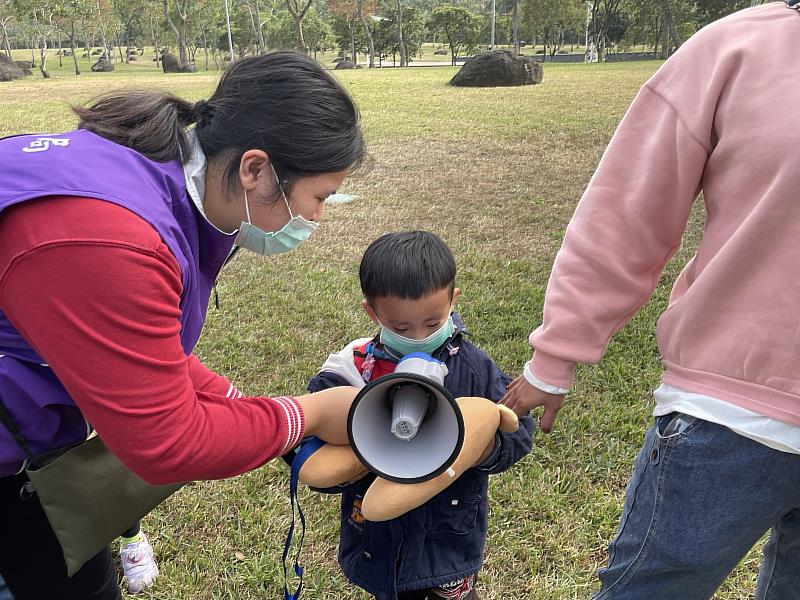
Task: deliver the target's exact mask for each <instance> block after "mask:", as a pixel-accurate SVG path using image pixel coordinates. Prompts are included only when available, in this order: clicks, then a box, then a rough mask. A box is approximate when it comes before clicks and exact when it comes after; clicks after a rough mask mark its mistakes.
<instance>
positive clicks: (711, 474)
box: [593, 415, 800, 600]
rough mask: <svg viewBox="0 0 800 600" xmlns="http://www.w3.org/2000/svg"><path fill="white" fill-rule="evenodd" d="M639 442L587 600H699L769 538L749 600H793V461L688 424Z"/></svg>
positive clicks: (796, 589) (797, 528) (799, 466)
mask: <svg viewBox="0 0 800 600" xmlns="http://www.w3.org/2000/svg"><path fill="white" fill-rule="evenodd" d="M672 416H673V415H665V416H663V417H658V418H656V422H655V425H654V426H653V427H651V428H650V429H649V430H648V431H647V434H646V436H645V441H644V445H643V447H642V449H641V451H640V452H639V455H638V457H637V459H636V464H635V465H634V468H633V474H632V476H631V481H630V483H629V484H628V490H627V493H626V497H625V504H624V506H623V509H622V516H621V518H620V523H619V527H618V528H617V533H616V536H615V538H614V540H613V541H612V542H611V544H610V545H609V549H608V554H609V559H608V566H607V567H606V568H603V569H600V572H599V578H600V583H601V588H600V590H599V591H598V592H597V593H596V594H595V595H594V596H593V598H594V599H595V600H643V599H645V598H646V599H647V600H662V599H663V600H675V599H676V598H680V599H681V600H701V599H702V600H705V599H707V598H711V597H712V596H713V594H714V591H715V590H716V589H717V588H718V587H719V586H720V584H721V583H722V582H723V580H724V579H725V578H726V577H727V576H728V574H729V573H730V572H731V571H732V570H733V569H734V568H735V567H736V565H737V564H738V563H739V561H740V560H741V559H742V558H743V557H744V556H745V555H746V554H747V552H748V551H749V550H750V549H751V548H752V547H753V545H755V544H756V542H758V540H759V539H760V538H761V536H762V535H763V534H764V533H765V532H766V531H768V530H771V535H770V538H769V541H768V542H767V544H766V545H765V547H764V558H763V562H762V564H761V571H760V573H759V576H758V584H757V591H756V595H755V599H756V600H793V599H800V509H798V507H800V455H796V454H788V453H785V452H780V451H778V450H772V449H771V448H768V447H767V446H764V445H763V444H760V443H758V442H755V441H753V440H751V439H748V438H745V437H743V436H741V435H738V434H736V433H734V432H732V431H731V430H729V429H728V428H726V427H722V426H720V425H717V424H715V423H710V422H708V421H702V420H700V419H696V420H695V421H694V422H693V423H691V424H690V425H689V426H688V427H687V428H686V429H685V430H684V431H682V432H680V433H675V434H672V435H667V436H665V435H663V432H664V430H665V427H666V426H667V424H668V423H669V421H670V420H671V418H672Z"/></svg>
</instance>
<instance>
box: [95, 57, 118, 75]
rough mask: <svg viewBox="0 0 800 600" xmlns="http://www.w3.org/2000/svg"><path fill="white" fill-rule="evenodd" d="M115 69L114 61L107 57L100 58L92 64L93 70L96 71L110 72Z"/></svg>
mask: <svg viewBox="0 0 800 600" xmlns="http://www.w3.org/2000/svg"><path fill="white" fill-rule="evenodd" d="M113 70H114V63H112V62H111V61H110V60H108V59H107V58H100V59H99V60H98V61H97V62H96V63H94V64H93V65H92V71H94V72H95V73H110V72H111V71H113Z"/></svg>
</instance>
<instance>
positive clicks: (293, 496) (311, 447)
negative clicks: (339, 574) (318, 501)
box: [283, 437, 325, 600]
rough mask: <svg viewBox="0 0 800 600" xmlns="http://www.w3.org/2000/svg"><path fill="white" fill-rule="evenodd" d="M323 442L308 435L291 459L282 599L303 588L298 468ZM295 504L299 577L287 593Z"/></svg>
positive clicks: (297, 594) (296, 595)
mask: <svg viewBox="0 0 800 600" xmlns="http://www.w3.org/2000/svg"><path fill="white" fill-rule="evenodd" d="M324 444H325V442H323V441H322V440H321V439H319V438H318V437H310V438H308V440H307V441H306V442H305V443H303V445H302V446H301V447H300V452H298V453H297V456H295V457H294V460H293V461H292V472H291V476H290V478H289V500H290V502H291V505H292V522H291V523H290V524H289V531H288V533H287V534H286V542H285V543H284V545H283V598H284V600H298V599H299V598H300V592H301V590H302V589H303V567H302V566H301V565H300V563H299V562H298V561H299V559H300V551H301V550H302V549H303V539H304V538H305V536H306V517H305V515H304V514H303V509H302V508H300V501H299V500H298V499H297V482H298V480H299V477H300V468H301V467H302V466H303V463H304V462H306V460H307V459H308V457H309V456H311V455H312V454H314V452H316V451H317V450H319V449H320V448H322V446H323V445H324ZM295 505H297V514H298V516H299V518H300V526H301V528H302V531H301V532H300V541H299V542H298V544H297V551H296V552H295V555H294V574H295V575H296V576H297V577H299V578H300V581H299V583H298V584H297V589H296V590H295V591H294V593H291V594H290V593H289V589H288V587H287V583H288V580H289V574H288V572H287V569H286V558H287V557H288V556H289V548H290V546H291V544H292V536H293V535H294V507H295Z"/></svg>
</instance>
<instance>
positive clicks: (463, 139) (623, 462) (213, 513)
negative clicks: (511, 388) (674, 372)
mask: <svg viewBox="0 0 800 600" xmlns="http://www.w3.org/2000/svg"><path fill="white" fill-rule="evenodd" d="M65 65H68V63H66V62H65ZM658 65H659V63H656V62H636V63H622V64H620V63H613V64H605V65H597V64H595V65H582V64H578V65H545V75H544V81H543V83H542V84H541V85H538V86H530V87H524V88H506V89H458V88H451V87H448V86H446V85H445V84H446V82H447V80H448V79H449V78H450V77H452V75H453V74H454V73H455V72H456V69H453V68H450V67H441V68H428V69H422V68H421V69H403V70H401V69H390V70H383V71H372V72H370V71H366V70H363V71H362V70H360V71H349V72H341V74H337V76H338V77H340V79H341V81H342V83H343V84H344V85H345V86H346V87H347V88H348V89H349V90H350V91H351V92H352V94H353V96H354V97H355V99H356V101H357V102H358V104H359V105H360V107H361V111H362V115H363V119H364V126H365V130H366V135H367V139H368V142H369V147H370V152H371V154H372V158H373V166H372V170H371V171H370V172H368V173H363V174H361V175H359V176H357V177H353V178H351V179H350V180H349V181H348V182H346V184H345V187H344V188H343V189H342V190H341V191H343V192H346V193H350V194H355V195H356V196H357V198H356V200H355V201H354V202H352V203H350V204H344V205H335V206H331V207H328V209H327V211H326V214H325V219H324V221H323V224H322V227H321V228H320V230H319V231H318V233H317V234H316V235H315V236H314V238H313V240H312V241H311V242H309V243H308V244H305V245H304V246H302V248H301V249H300V250H298V251H297V252H295V253H292V254H289V255H284V256H280V257H276V258H270V259H263V258H259V257H256V256H245V254H247V253H243V254H242V255H240V258H239V259H237V260H236V261H235V262H234V263H233V264H232V265H230V266H229V268H228V269H227V270H226V272H225V273H224V274H223V277H222V279H221V282H220V286H219V295H220V309H219V310H215V309H214V308H213V307H212V308H211V309H210V310H209V318H208V322H207V326H206V330H205V333H204V336H203V338H202V339H201V342H200V344H199V346H198V348H197V353H198V355H199V356H201V357H202V358H203V360H204V361H205V362H206V364H208V365H209V366H210V367H211V368H213V369H215V370H217V371H219V372H220V373H223V374H225V375H227V376H229V377H230V378H231V379H232V380H233V381H234V382H235V383H236V385H238V386H239V387H240V389H242V390H244V391H246V392H248V393H251V394H258V393H261V394H277V393H282V394H291V393H301V392H302V391H303V390H304V388H305V383H306V381H307V380H308V379H309V378H310V377H311V376H312V375H314V374H315V372H316V370H317V369H318V368H319V366H320V365H321V364H322V362H323V361H324V359H325V358H326V357H327V355H328V353H329V352H332V351H335V350H338V349H339V348H340V347H341V346H342V345H343V344H344V343H346V342H348V341H349V340H351V339H352V338H354V337H358V336H361V335H366V334H368V333H371V332H372V331H373V327H372V326H371V325H370V323H369V321H368V319H367V317H366V316H365V315H364V314H362V311H361V308H360V301H361V298H360V293H359V286H358V279H357V267H358V260H359V258H360V255H361V252H362V251H363V249H364V248H365V247H366V245H367V244H368V243H369V242H370V241H371V240H373V239H374V238H376V237H377V236H379V235H381V234H383V233H385V232H387V231H392V230H401V229H411V228H426V229H431V230H433V231H435V232H436V233H438V234H440V235H441V236H442V237H443V238H444V239H445V240H446V241H447V242H448V243H449V244H450V246H451V247H452V248H453V250H454V252H455V254H456V258H457V261H458V266H459V275H458V285H459V287H461V289H462V290H463V296H462V297H461V298H460V299H459V301H458V310H459V311H460V312H461V314H462V316H463V317H464V319H465V321H466V322H467V324H468V326H469V327H470V329H471V331H472V332H473V340H474V341H475V342H476V343H477V344H479V345H480V346H482V347H483V348H484V349H485V350H487V351H488V352H489V354H490V355H491V356H493V357H494V358H495V360H496V361H497V363H498V364H499V365H500V366H501V367H502V368H503V369H505V370H506V371H507V372H508V373H510V374H512V375H517V374H519V372H520V371H521V369H522V366H523V364H524V362H525V361H526V360H527V358H528V356H529V348H528V345H527V335H528V333H529V331H530V330H531V329H532V328H533V327H535V326H536V325H537V324H538V322H539V319H540V313H541V305H542V299H543V295H544V291H545V287H546V284H547V277H548V274H549V269H550V265H551V263H552V260H553V258H554V256H555V253H556V251H557V250H558V247H559V244H560V241H561V238H562V236H563V233H564V228H565V226H566V224H567V222H568V220H569V218H570V216H571V214H572V212H573V210H574V207H575V204H576V202H577V201H578V199H579V198H580V196H581V193H582V190H583V189H584V187H585V186H586V184H587V182H588V181H589V178H590V177H591V175H592V172H593V171H594V169H595V167H596V165H597V163H598V161H599V159H600V156H601V154H602V152H603V150H604V148H605V146H606V144H607V143H608V140H609V139H610V137H611V134H612V133H613V131H614V129H615V127H616V125H617V123H618V122H619V120H620V119H621V117H622V115H623V114H624V111H625V109H626V108H627V106H628V105H629V103H630V102H631V100H632V99H633V97H634V95H635V94H636V91H637V90H638V88H639V87H640V86H641V84H642V83H643V82H644V81H645V80H646V79H647V78H648V77H649V76H650V75H651V74H652V73H653V72H654V71H655V70H656V68H657V67H658ZM52 66H53V63H51V67H52ZM140 67H141V68H140ZM64 69H65V70H64V71H61V72H54V76H53V79H51V80H47V81H45V80H42V79H41V77H39V76H38V75H35V76H34V77H29V78H27V79H26V80H24V81H18V82H12V83H6V84H0V114H1V115H2V118H1V119H0V135H9V134H14V133H22V132H45V131H54V130H62V129H68V128H71V127H72V126H74V124H75V120H74V118H73V116H72V115H71V113H70V111H69V105H70V104H72V103H80V102H84V101H86V100H88V99H90V98H91V97H93V96H95V95H97V94H100V93H102V92H106V91H108V90H111V89H120V88H134V87H155V88H160V89H168V90H171V91H174V92H176V93H178V94H181V95H184V96H185V97H187V98H189V99H198V98H205V97H208V95H209V94H210V92H211V90H212V89H213V86H214V84H215V81H216V79H217V75H216V74H205V73H202V72H201V73H198V74H194V75H188V74H187V75H169V76H165V75H163V74H161V73H160V72H157V71H155V69H151V68H149V63H148V68H147V69H145V68H144V67H142V66H141V63H140V65H137V66H136V67H130V68H129V69H127V70H126V69H122V68H120V69H118V71H117V72H116V73H114V74H93V73H87V74H84V75H81V76H80V77H75V76H74V75H70V74H69V73H70V72H69V69H68V67H65V68H64ZM52 70H53V71H55V69H52ZM141 71H144V72H141ZM701 227H702V222H701V216H700V215H699V214H696V215H695V217H694V218H693V219H692V223H691V226H690V230H689V233H688V234H687V239H686V240H685V244H684V248H683V249H682V250H681V251H680V253H679V255H678V256H677V257H676V259H675V260H674V261H673V262H672V263H671V264H670V265H669V266H668V268H667V271H666V273H665V275H664V277H663V278H662V283H661V285H660V286H659V288H658V290H657V292H656V294H655V296H654V297H653V299H652V300H651V302H650V303H649V304H648V305H647V306H646V307H645V309H644V310H643V311H642V312H641V313H640V314H639V315H638V316H637V317H636V318H635V319H634V320H633V321H632V322H631V323H630V324H628V326H627V327H625V329H623V330H622V331H621V332H620V333H619V334H618V335H617V336H616V337H615V338H614V340H613V341H612V343H611V345H610V346H609V349H608V352H607V354H606V356H605V358H604V360H603V362H602V363H601V364H600V365H599V366H597V367H592V368H581V369H580V371H579V373H578V379H577V384H576V386H575V389H574V392H573V393H572V394H571V395H570V397H569V400H568V402H567V403H566V406H565V408H564V409H563V411H562V412H561V414H560V417H559V420H558V421H557V423H556V429H555V431H554V432H553V433H552V434H550V435H542V434H537V438H536V445H535V449H534V451H533V453H532V454H531V455H530V456H528V457H527V458H526V459H525V460H524V461H522V462H521V463H519V464H518V465H517V466H516V467H515V468H513V469H512V470H510V471H508V472H507V473H505V474H503V475H500V476H497V477H494V478H493V479H492V483H491V505H492V507H493V508H492V512H491V517H490V518H491V524H490V536H489V540H488V543H487V549H486V564H485V568H484V570H483V572H482V575H481V578H482V583H481V587H482V590H483V592H484V594H485V595H484V596H483V597H485V598H489V599H500V598H513V599H520V600H522V599H539V600H559V599H571V598H588V597H589V596H590V594H591V592H592V591H593V590H594V589H595V587H596V583H595V577H594V572H595V571H596V569H597V568H598V567H600V566H601V565H602V564H603V563H604V561H605V558H606V555H605V548H606V544H607V543H608V541H609V540H610V539H611V537H612V535H613V533H614V529H615V528H616V524H617V520H618V517H619V514H620V510H621V505H622V498H623V494H624V490H625V485H626V483H627V480H628V477H629V473H630V469H631V466H632V464H633V461H634V457H635V454H636V452H637V450H638V448H639V445H640V443H641V440H642V436H643V434H644V431H645V429H646V428H647V427H648V425H649V423H650V421H651V417H650V413H651V410H652V399H651V394H650V392H651V391H652V389H653V388H654V387H655V386H656V385H657V382H658V378H659V373H660V365H659V360H658V354H657V349H656V344H655V321H656V318H657V316H658V315H659V314H660V312H661V311H662V310H663V309H664V308H665V305H666V302H667V294H668V291H669V288H670V286H671V282H672V281H673V280H674V278H675V277H676V275H677V273H678V271H679V269H680V266H681V265H682V264H683V262H684V261H685V260H686V259H687V258H688V257H689V256H690V255H691V253H692V251H693V247H694V245H695V243H696V238H697V236H698V234H699V232H700V230H701ZM301 500H302V502H303V504H304V507H305V510H306V516H307V520H308V531H307V535H306V545H305V549H304V551H303V563H304V565H305V567H306V578H305V597H306V598H313V599H334V598H337V599H339V598H355V599H362V598H367V596H366V595H365V594H362V593H360V592H357V591H355V590H353V589H352V588H351V587H350V586H349V585H348V584H347V582H346V581H345V579H344V578H343V577H342V575H341V574H340V573H339V570H338V567H337V564H336V546H337V539H338V538H337V525H338V504H337V499H336V498H333V497H323V496H318V495H316V494H313V493H310V492H308V491H307V490H306V491H303V493H302V494H301ZM288 523H289V500H288V477H287V472H286V470H285V469H284V468H283V467H282V465H281V464H278V462H273V463H271V464H268V465H267V466H265V467H264V468H262V469H259V470H258V471H256V472H253V473H249V474H247V475H244V476H241V477H238V478H236V479H233V480H228V481H221V482H201V483H197V484H194V485H192V486H190V487H187V488H185V489H184V490H182V491H181V492H179V493H178V494H176V495H175V496H174V497H173V498H171V499H170V500H169V501H167V502H166V503H165V504H164V505H163V506H161V507H160V508H159V509H157V510H156V511H155V512H154V513H152V514H151V515H150V516H149V517H148V518H147V519H146V520H145V522H144V527H145V531H146V532H147V533H148V534H149V535H150V537H151V539H152V541H153V543H154V546H155V548H156V552H157V555H158V559H159V564H160V567H161V572H162V575H161V577H160V579H159V580H158V583H157V586H156V587H155V589H154V591H153V592H152V596H151V597H153V598H163V599H179V598H180V599H187V600H188V599H192V600H193V599H197V598H242V599H248V600H250V599H256V598H258V599H263V598H270V599H274V598H279V597H281V596H282V592H281V587H282V569H281V562H280V556H281V552H282V549H283V541H284V536H285V533H286V529H287V526H288ZM758 562H759V557H758V553H757V551H753V552H752V553H751V554H750V555H749V556H748V557H747V558H746V559H745V560H744V562H743V563H742V565H740V567H739V568H738V569H737V570H736V571H735V573H734V575H733V576H732V577H731V578H729V580H728V581H727V582H726V583H725V584H724V585H723V587H722V588H721V589H720V591H719V593H718V595H717V596H716V597H717V598H720V599H727V600H741V599H742V598H746V597H750V596H751V594H752V590H753V589H754V585H755V574H756V570H757V566H758Z"/></svg>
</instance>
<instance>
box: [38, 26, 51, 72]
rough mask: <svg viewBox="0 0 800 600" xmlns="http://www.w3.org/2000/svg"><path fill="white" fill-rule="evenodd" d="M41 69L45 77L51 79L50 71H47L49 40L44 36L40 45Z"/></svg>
mask: <svg viewBox="0 0 800 600" xmlns="http://www.w3.org/2000/svg"><path fill="white" fill-rule="evenodd" d="M39 70H40V71H41V72H42V77H43V78H44V79H50V73H48V72H47V40H46V39H45V37H44V36H42V41H41V45H40V46H39Z"/></svg>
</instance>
